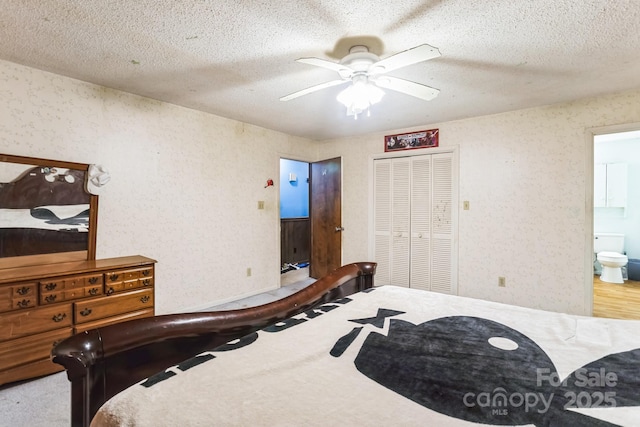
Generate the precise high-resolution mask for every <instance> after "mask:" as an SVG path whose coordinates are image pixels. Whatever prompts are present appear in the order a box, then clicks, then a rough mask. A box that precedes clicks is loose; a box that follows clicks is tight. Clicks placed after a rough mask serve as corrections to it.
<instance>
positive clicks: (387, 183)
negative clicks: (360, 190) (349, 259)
mask: <svg viewBox="0 0 640 427" xmlns="http://www.w3.org/2000/svg"><path fill="white" fill-rule="evenodd" d="M452 174H453V155H452V153H438V154H428V155H421V156H410V157H399V158H390V159H380V160H375V161H374V181H375V182H374V259H375V261H376V262H377V263H378V269H377V271H376V284H392V285H397V286H404V287H412V288H418V289H425V290H431V291H438V292H443V293H455V291H456V284H455V283H454V281H453V278H454V274H453V268H455V263H454V262H453V256H454V253H453V241H454V237H455V236H454V227H453V225H454V224H453V211H452V209H453V203H454V199H453V195H454V191H453V190H454V189H453V175H452Z"/></svg>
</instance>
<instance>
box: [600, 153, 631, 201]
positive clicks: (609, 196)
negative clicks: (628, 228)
mask: <svg viewBox="0 0 640 427" xmlns="http://www.w3.org/2000/svg"><path fill="white" fill-rule="evenodd" d="M593 186H594V187H593V205H594V207H597V208H604V207H607V208H624V207H626V206H627V164H626V163H598V164H596V165H595V167H594V173H593Z"/></svg>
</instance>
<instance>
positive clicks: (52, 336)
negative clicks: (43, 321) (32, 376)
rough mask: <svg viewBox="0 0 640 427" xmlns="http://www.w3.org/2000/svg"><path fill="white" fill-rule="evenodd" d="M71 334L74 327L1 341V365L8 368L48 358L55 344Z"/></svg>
mask: <svg viewBox="0 0 640 427" xmlns="http://www.w3.org/2000/svg"><path fill="white" fill-rule="evenodd" d="M71 335H73V328H70V327H67V328H63V329H56V330H55V331H51V332H44V333H42V334H35V335H29V336H26V337H22V338H18V339H15V340H11V341H4V342H0V366H1V367H2V369H8V368H12V367H14V366H19V365H24V364H26V363H30V362H35V361H36V360H41V359H48V358H49V355H50V354H51V349H52V348H53V346H54V344H56V343H58V342H59V341H61V340H63V339H65V338H67V337H70V336H71Z"/></svg>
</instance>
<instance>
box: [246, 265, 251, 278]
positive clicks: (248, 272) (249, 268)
mask: <svg viewBox="0 0 640 427" xmlns="http://www.w3.org/2000/svg"><path fill="white" fill-rule="evenodd" d="M247 277H251V267H247Z"/></svg>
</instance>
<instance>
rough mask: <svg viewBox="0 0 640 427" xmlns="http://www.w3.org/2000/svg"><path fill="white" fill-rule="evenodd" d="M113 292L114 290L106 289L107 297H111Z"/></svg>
mask: <svg viewBox="0 0 640 427" xmlns="http://www.w3.org/2000/svg"><path fill="white" fill-rule="evenodd" d="M114 292H115V290H114V289H113V288H109V289H107V295H111V294H113V293H114Z"/></svg>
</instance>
